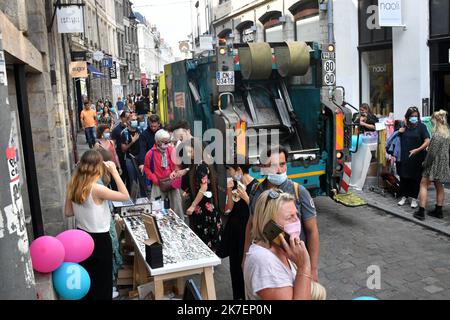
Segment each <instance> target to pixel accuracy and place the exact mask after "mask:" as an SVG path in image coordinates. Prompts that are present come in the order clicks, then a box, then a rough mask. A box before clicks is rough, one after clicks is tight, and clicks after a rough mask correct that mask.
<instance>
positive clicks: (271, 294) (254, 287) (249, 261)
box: [244, 189, 326, 300]
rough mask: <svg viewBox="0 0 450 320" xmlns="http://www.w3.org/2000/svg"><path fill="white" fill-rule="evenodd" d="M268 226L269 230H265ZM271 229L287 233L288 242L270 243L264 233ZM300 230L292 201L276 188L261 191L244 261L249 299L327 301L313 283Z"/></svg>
mask: <svg viewBox="0 0 450 320" xmlns="http://www.w3.org/2000/svg"><path fill="white" fill-rule="evenodd" d="M269 224H270V226H271V227H272V228H267V226H268V225H269ZM273 228H279V230H283V231H284V232H285V233H287V234H289V243H288V242H286V240H285V239H284V237H283V236H280V235H279V236H277V237H275V238H274V239H273V240H272V241H271V239H270V238H269V237H270V236H269V233H270V232H268V231H267V230H268V229H272V230H274V229H273ZM300 231H301V224H300V219H299V218H298V215H297V207H296V206H295V198H294V197H293V196H292V195H290V194H288V193H284V192H283V191H282V190H279V189H270V190H267V191H265V192H263V193H262V194H261V196H260V197H259V199H258V201H257V203H256V207H255V213H254V215H253V229H252V237H253V239H254V242H253V244H252V245H251V246H250V248H249V250H248V252H247V256H246V258H245V262H244V283H245V291H246V298H247V299H248V300H261V299H262V300H311V299H315V300H323V299H325V298H326V292H325V289H324V288H323V287H322V286H321V285H320V284H318V283H316V282H314V281H313V280H312V275H311V261H310V257H309V254H308V250H307V249H306V246H305V243H304V242H303V241H301V240H300ZM275 233H277V232H275ZM277 243H278V244H277Z"/></svg>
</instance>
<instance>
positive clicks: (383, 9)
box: [378, 0, 403, 27]
mask: <svg viewBox="0 0 450 320" xmlns="http://www.w3.org/2000/svg"><path fill="white" fill-rule="evenodd" d="M378 17H379V24H380V26H381V27H401V26H403V24H402V0H378Z"/></svg>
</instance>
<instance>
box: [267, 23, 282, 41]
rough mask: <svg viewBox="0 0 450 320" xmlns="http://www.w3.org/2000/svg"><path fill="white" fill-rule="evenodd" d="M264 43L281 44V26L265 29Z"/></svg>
mask: <svg viewBox="0 0 450 320" xmlns="http://www.w3.org/2000/svg"><path fill="white" fill-rule="evenodd" d="M265 35H266V42H283V41H284V40H283V26H282V25H279V26H275V27H271V28H268V29H265Z"/></svg>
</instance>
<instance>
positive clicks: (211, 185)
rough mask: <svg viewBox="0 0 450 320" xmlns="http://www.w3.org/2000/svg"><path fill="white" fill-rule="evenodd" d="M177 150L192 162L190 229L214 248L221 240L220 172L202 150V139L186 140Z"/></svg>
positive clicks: (188, 210) (190, 168) (190, 173)
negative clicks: (217, 171)
mask: <svg viewBox="0 0 450 320" xmlns="http://www.w3.org/2000/svg"><path fill="white" fill-rule="evenodd" d="M178 150H179V151H178V152H177V153H178V156H179V157H180V158H181V159H182V162H183V163H184V164H187V163H189V185H190V188H189V190H190V192H191V199H193V201H192V203H191V205H190V207H189V208H188V209H187V211H186V214H187V215H188V216H190V225H191V229H192V230H193V231H194V232H195V233H196V234H197V235H198V237H199V238H200V239H202V240H203V242H204V243H206V244H207V245H208V247H210V248H211V250H213V251H215V250H216V248H217V245H218V243H219V242H220V240H221V239H220V229H221V227H222V221H221V219H220V213H219V211H218V209H217V208H218V196H217V193H218V189H217V180H216V177H217V174H216V171H215V169H214V166H213V165H212V164H211V163H212V159H211V157H210V156H208V155H206V154H205V153H204V152H203V147H202V144H201V142H200V141H198V140H196V139H191V140H189V141H186V142H183V143H182V144H181V145H180V146H179V147H178ZM197 159H199V161H196V160H197Z"/></svg>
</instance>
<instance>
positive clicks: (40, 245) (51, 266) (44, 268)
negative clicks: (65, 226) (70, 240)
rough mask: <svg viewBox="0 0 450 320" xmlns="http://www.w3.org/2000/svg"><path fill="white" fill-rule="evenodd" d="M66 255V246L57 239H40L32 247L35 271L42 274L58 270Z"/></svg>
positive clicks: (31, 253)
mask: <svg viewBox="0 0 450 320" xmlns="http://www.w3.org/2000/svg"><path fill="white" fill-rule="evenodd" d="M64 255H65V250H64V246H63V245H62V243H61V241H59V240H58V239H56V238H55V237H50V236H42V237H39V238H37V239H36V240H34V241H33V243H31V246H30V256H31V262H32V263H33V269H34V270H36V271H38V272H41V273H49V272H53V271H55V270H56V269H58V268H59V267H60V266H61V264H62V263H63V261H64Z"/></svg>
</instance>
